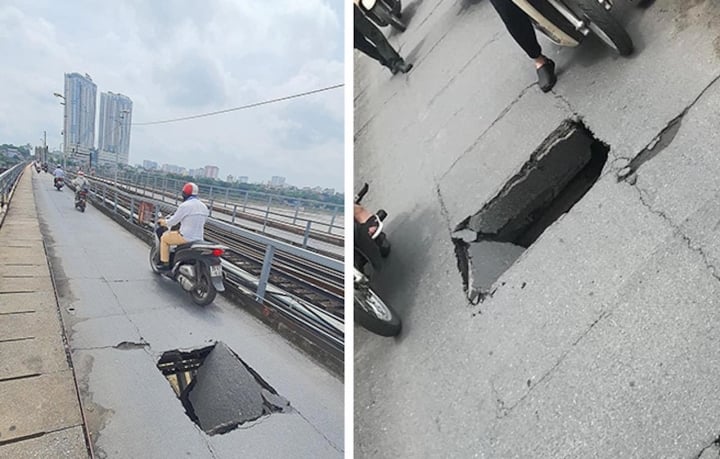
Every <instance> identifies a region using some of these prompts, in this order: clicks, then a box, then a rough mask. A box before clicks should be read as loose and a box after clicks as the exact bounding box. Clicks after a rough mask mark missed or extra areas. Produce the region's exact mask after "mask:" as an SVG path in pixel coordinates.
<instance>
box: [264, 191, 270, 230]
mask: <svg viewBox="0 0 720 459" xmlns="http://www.w3.org/2000/svg"><path fill="white" fill-rule="evenodd" d="M271 204H272V195H271V196H270V198H268V203H267V208H265V218H264V219H263V227H262V232H263V234H264V233H265V227H266V226H267V221H268V216H270V205H271Z"/></svg>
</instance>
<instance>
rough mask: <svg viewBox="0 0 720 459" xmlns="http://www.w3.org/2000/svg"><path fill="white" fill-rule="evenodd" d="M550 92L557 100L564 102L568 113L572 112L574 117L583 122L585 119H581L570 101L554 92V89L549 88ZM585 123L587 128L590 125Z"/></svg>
mask: <svg viewBox="0 0 720 459" xmlns="http://www.w3.org/2000/svg"><path fill="white" fill-rule="evenodd" d="M550 92H551V93H552V95H553V96H555V98H556V99H558V100H559V101H561V102H562V103H564V104H565V105H566V106H567V109H568V110H569V111H570V113H572V114H573V116H574V117H576V118H577V119H578V121H581V122H583V123H585V120H584V119H583V117H582V116H581V115H580V114H579V113H578V112H577V110H575V109H574V108H573V106H572V104H571V103H570V101H569V100H567V99H566V98H565V96H563V95H562V94H560V93H558V92H556V91H555V89H552V90H550ZM585 125H586V126H588V129H590V126H589V125H587V123H585Z"/></svg>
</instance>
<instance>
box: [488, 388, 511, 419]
mask: <svg viewBox="0 0 720 459" xmlns="http://www.w3.org/2000/svg"><path fill="white" fill-rule="evenodd" d="M490 389H491V390H492V392H493V395H494V397H495V410H496V411H497V413H495V419H502V418H504V417H505V416H507V415H508V414H510V411H509V410H508V409H507V408H506V407H505V402H504V401H503V399H502V397H500V393H499V392H498V390H497V388H496V387H495V383H493V382H492V381H490Z"/></svg>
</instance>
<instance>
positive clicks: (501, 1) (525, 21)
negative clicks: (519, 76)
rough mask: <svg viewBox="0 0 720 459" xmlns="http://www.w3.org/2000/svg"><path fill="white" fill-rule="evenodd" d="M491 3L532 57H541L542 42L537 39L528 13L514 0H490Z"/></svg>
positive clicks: (513, 35)
mask: <svg viewBox="0 0 720 459" xmlns="http://www.w3.org/2000/svg"><path fill="white" fill-rule="evenodd" d="M490 3H492V5H493V6H494V7H495V10H496V11H497V12H498V14H499V15H500V19H502V21H503V22H504V23H505V27H507V30H508V32H510V35H512V37H513V38H514V39H515V41H516V42H517V44H518V45H520V47H521V48H522V49H523V50H524V51H525V53H526V54H527V55H528V56H529V57H530V59H537V58H539V57H541V56H542V50H541V49H540V43H538V41H537V37H536V36H535V29H534V28H533V25H532V22H530V18H529V17H528V16H527V14H525V12H524V11H523V10H521V9H520V8H519V7H518V6H517V5H516V4H515V3H513V1H512V0H490Z"/></svg>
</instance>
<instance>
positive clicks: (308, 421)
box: [295, 408, 344, 453]
mask: <svg viewBox="0 0 720 459" xmlns="http://www.w3.org/2000/svg"><path fill="white" fill-rule="evenodd" d="M295 412H296V413H297V414H299V415H300V417H301V418H303V419H304V420H305V422H307V423H308V424H310V427H312V428H313V429H314V430H315V432H317V433H319V434H320V435H321V436H322V437H323V438H324V439H325V441H326V442H328V444H329V445H330V446H331V447H332V448H333V449H334V450H335V451H337V452H338V453H343V452H344V450H342V449H340V448H338V447H337V446H336V445H335V443H333V442H332V441H330V439H329V438H328V437H327V436H326V435H325V434H324V433H323V432H322V431H321V430H320V429H318V428H317V427H316V426H315V424H313V423H312V422H310V420H309V419H308V418H306V417H305V416H304V415H303V414H302V413H301V412H300V410H298V409H297V408H295Z"/></svg>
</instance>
